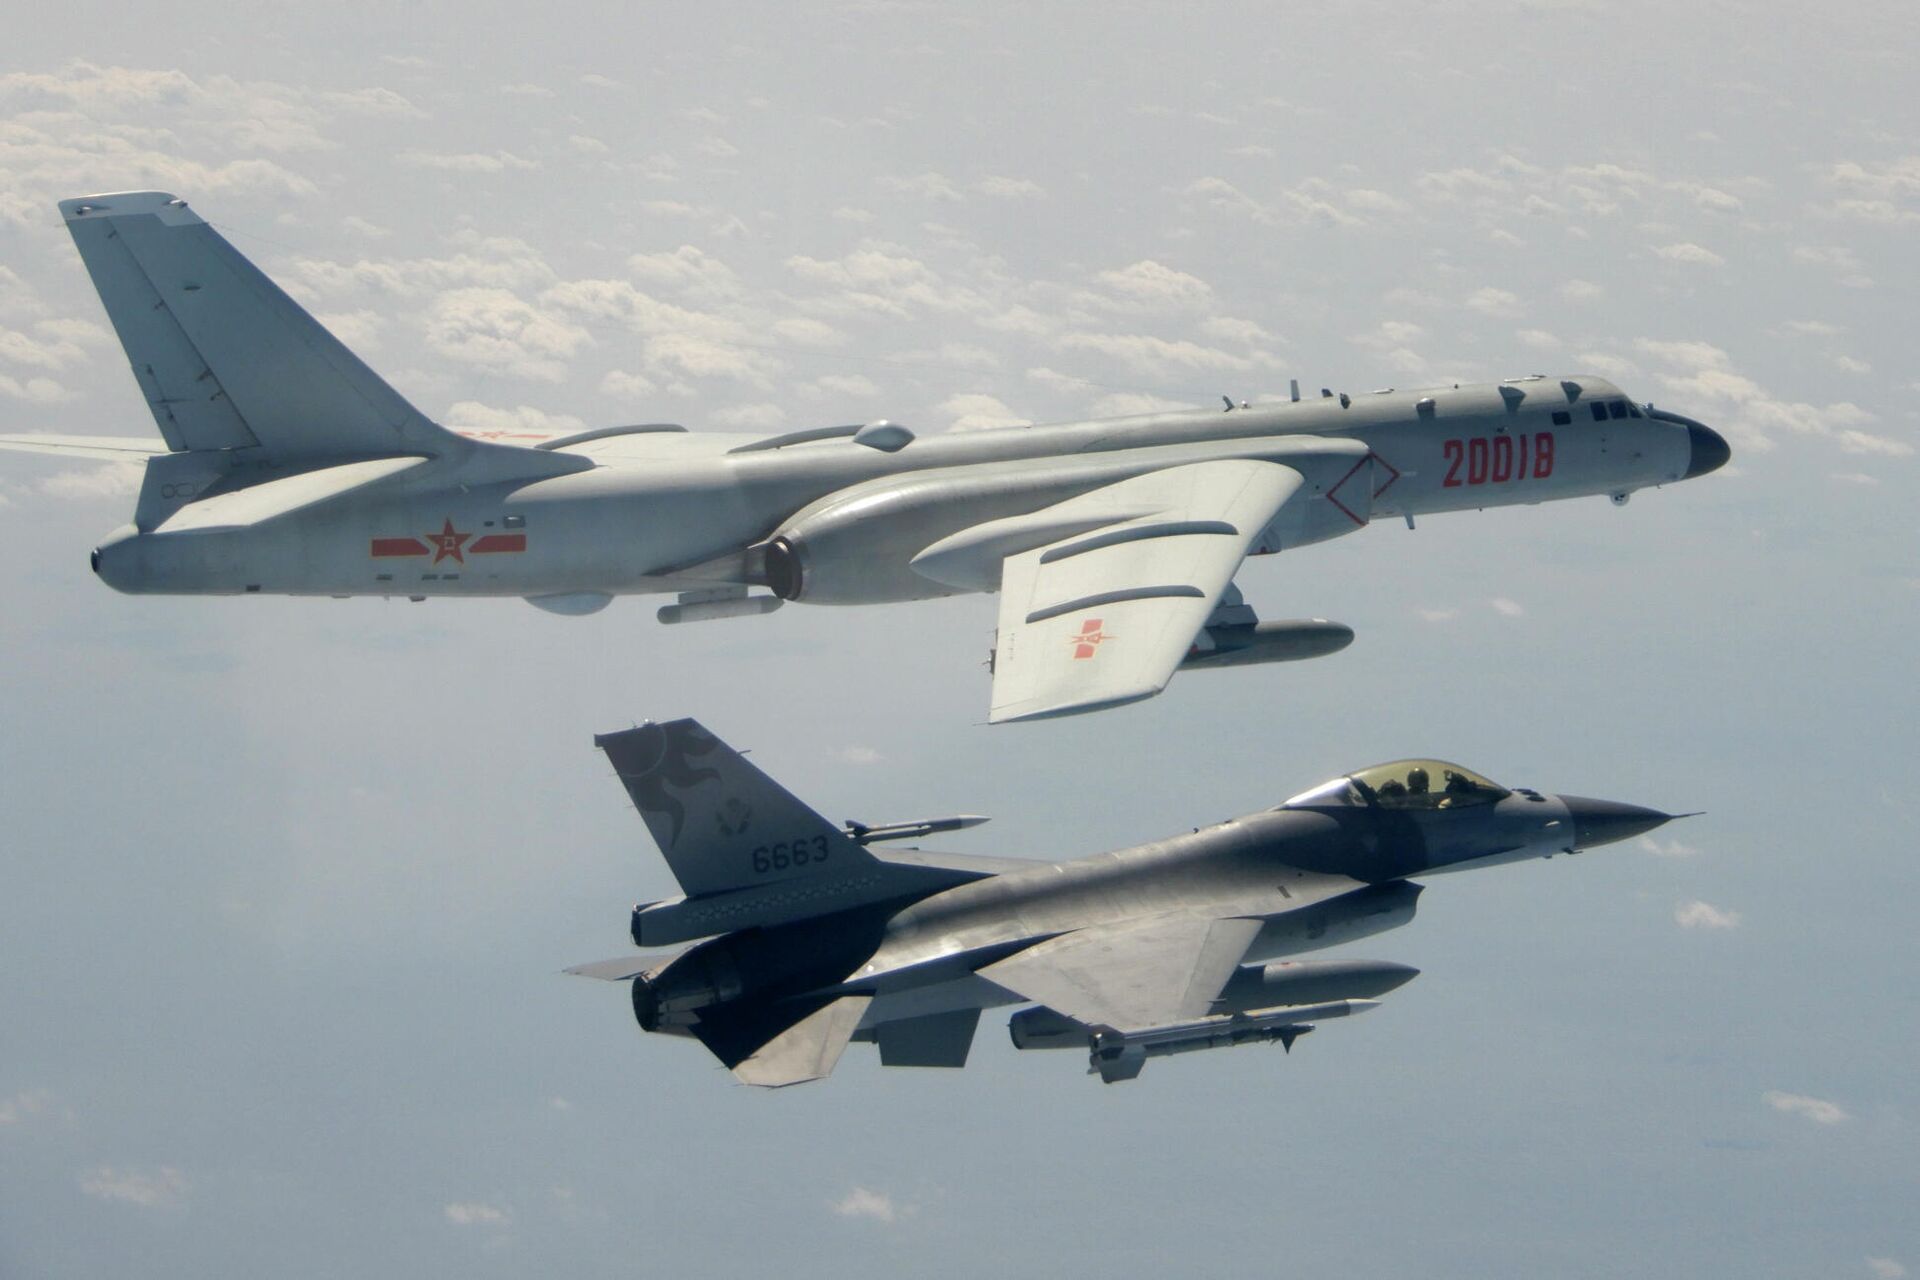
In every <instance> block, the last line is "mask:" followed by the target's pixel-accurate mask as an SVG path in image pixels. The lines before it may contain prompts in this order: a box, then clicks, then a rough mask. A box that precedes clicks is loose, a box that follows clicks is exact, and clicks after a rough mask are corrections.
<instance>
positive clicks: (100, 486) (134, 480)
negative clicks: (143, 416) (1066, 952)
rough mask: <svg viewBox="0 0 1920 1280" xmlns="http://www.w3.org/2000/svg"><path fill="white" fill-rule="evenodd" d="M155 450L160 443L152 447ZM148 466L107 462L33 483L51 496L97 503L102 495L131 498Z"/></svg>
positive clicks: (144, 475)
mask: <svg viewBox="0 0 1920 1280" xmlns="http://www.w3.org/2000/svg"><path fill="white" fill-rule="evenodd" d="M154 447H155V448H156V449H158V448H159V445H158V444H156V445H155V446H154ZM146 475H147V468H146V464H145V463H141V462H108V463H102V464H101V465H99V466H93V467H86V468H83V469H80V470H76V471H59V472H55V473H54V474H53V475H50V476H47V477H45V478H43V479H41V480H39V481H37V482H36V483H35V484H34V486H33V487H34V488H35V489H36V490H37V491H39V492H40V493H44V494H46V495H47V496H48V497H50V498H64V499H67V500H69V501H74V502H96V501H99V500H100V499H103V498H131V497H133V496H134V495H135V494H137V493H139V492H140V485H141V482H142V481H144V480H145V479H146Z"/></svg>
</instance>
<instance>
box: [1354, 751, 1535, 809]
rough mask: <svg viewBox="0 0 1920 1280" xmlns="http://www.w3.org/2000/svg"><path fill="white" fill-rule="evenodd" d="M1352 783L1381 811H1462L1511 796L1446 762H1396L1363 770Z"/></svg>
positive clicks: (1486, 780)
mask: <svg viewBox="0 0 1920 1280" xmlns="http://www.w3.org/2000/svg"><path fill="white" fill-rule="evenodd" d="M1351 780H1352V782H1353V784H1354V786H1355V787H1356V788H1358V789H1359V790H1360V791H1362V792H1363V793H1365V794H1367V795H1369V796H1370V797H1371V798H1372V800H1373V802H1374V803H1375V804H1377V805H1379V806H1380V807H1381V808H1382V809H1464V808H1466V807H1467V806H1469V805H1477V804H1492V803H1493V802H1494V801H1496V800H1499V799H1502V798H1504V797H1505V796H1507V795H1508V794H1510V793H1509V792H1508V791H1507V789H1506V788H1505V787H1503V786H1500V785H1499V784H1498V783H1496V782H1494V781H1492V780H1491V779H1489V778H1485V777H1482V776H1481V775H1480V774H1477V773H1475V772H1474V771H1473V770H1471V769H1464V768H1462V767H1461V766H1459V765H1457V764H1448V763H1447V762H1446V761H1445V760H1396V761H1395V762H1393V763H1392V764H1379V765H1375V766H1374V767H1373V768H1371V769H1362V770H1361V771H1360V772H1359V773H1356V774H1354V775H1352V779H1351Z"/></svg>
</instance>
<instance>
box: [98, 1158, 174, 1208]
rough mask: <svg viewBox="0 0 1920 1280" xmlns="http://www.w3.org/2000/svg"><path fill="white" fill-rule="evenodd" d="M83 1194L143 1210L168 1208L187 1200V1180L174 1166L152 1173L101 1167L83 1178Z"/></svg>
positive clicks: (164, 1167)
mask: <svg viewBox="0 0 1920 1280" xmlns="http://www.w3.org/2000/svg"><path fill="white" fill-rule="evenodd" d="M80 1190H82V1191H84V1192H85V1193H86V1194H88V1195H90V1196H92V1197H93V1198H94V1199H96V1200H108V1201H118V1202H119V1203H121V1204H135V1205H139V1206H140V1207H141V1208H143V1209H156V1208H167V1207H170V1206H173V1205H176V1204H179V1203H180V1202H181V1201H182V1200H184V1199H186V1196H187V1178H186V1175H185V1174H183V1173H181V1172H180V1171H179V1170H178V1169H176V1168H174V1167H173V1166H172V1165H161V1166H160V1167H159V1168H158V1169H155V1170H154V1171H153V1172H151V1173H145V1172H142V1171H140V1170H138V1169H116V1168H114V1167H113V1166H112V1165H105V1164H103V1165H100V1166H99V1167H98V1168H95V1169H91V1170H89V1171H88V1172H86V1173H84V1174H82V1175H81V1177H80Z"/></svg>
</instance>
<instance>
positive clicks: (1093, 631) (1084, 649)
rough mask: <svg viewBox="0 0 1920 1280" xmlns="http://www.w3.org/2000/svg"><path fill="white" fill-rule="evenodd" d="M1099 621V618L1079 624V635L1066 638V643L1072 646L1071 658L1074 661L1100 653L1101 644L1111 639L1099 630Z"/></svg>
mask: <svg viewBox="0 0 1920 1280" xmlns="http://www.w3.org/2000/svg"><path fill="white" fill-rule="evenodd" d="M1100 621H1101V620H1100V619H1099V618H1088V619H1087V620H1086V621H1085V622H1083V623H1081V624H1080V634H1079V635H1077V636H1068V637H1067V642H1068V643H1069V644H1071V645H1072V646H1073V656H1074V658H1075V659H1076V660H1077V659H1080V658H1091V657H1093V655H1094V654H1096V653H1098V652H1099V651H1100V646H1101V644H1103V643H1104V642H1106V641H1108V640H1111V639H1113V637H1112V636H1110V635H1108V634H1107V633H1106V632H1104V631H1102V630H1101V629H1100Z"/></svg>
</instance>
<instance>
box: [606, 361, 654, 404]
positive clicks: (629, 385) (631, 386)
mask: <svg viewBox="0 0 1920 1280" xmlns="http://www.w3.org/2000/svg"><path fill="white" fill-rule="evenodd" d="M659 391H660V387H659V385H658V384H657V383H655V382H654V380H653V379H651V378H649V377H647V376H646V375H645V374H642V373H628V372H626V371H625V370H624V369H609V370H607V372H606V376H604V377H602V378H601V379H600V394H602V395H608V396H613V397H615V398H616V399H622V400H643V399H645V398H647V397H648V396H652V395H656V394H658V393H659Z"/></svg>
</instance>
